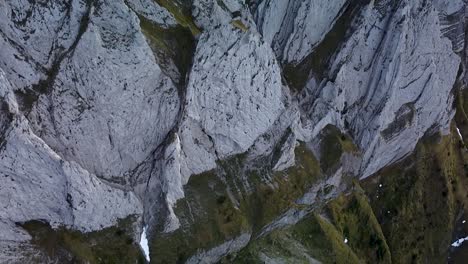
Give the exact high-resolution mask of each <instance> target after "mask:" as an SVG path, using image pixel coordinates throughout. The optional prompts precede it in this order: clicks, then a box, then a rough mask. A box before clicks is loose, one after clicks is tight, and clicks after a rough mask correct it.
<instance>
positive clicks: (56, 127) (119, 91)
mask: <svg viewBox="0 0 468 264" xmlns="http://www.w3.org/2000/svg"><path fill="white" fill-rule="evenodd" d="M70 55H71V56H69V57H67V58H66V59H65V60H64V61H63V63H62V64H61V66H60V71H59V73H58V75H57V77H56V78H55V82H54V83H53V86H52V87H51V92H50V94H47V95H42V96H41V97H40V98H39V100H38V103H37V104H36V105H35V106H34V108H33V110H32V113H31V114H30V118H31V121H32V122H33V124H34V127H35V130H36V131H37V133H38V135H40V136H41V137H42V138H43V139H44V140H45V141H46V142H47V143H48V144H49V145H50V146H51V147H52V148H53V149H55V150H56V151H57V152H59V153H61V155H63V156H64V157H65V158H66V159H67V160H73V161H76V162H77V163H79V164H81V165H82V166H83V167H84V168H86V169H87V170H88V171H90V172H92V173H95V174H96V175H99V176H101V177H105V178H107V179H111V178H116V179H115V180H117V181H125V178H123V177H122V176H123V175H124V174H125V173H127V172H129V171H130V170H132V169H134V168H135V167H136V166H137V165H138V164H139V163H141V162H142V161H143V160H144V159H145V158H146V157H147V156H148V155H149V154H150V153H151V152H152V151H153V150H154V149H155V148H156V147H157V146H158V145H159V144H160V143H161V142H162V140H163V139H164V137H165V136H166V134H167V133H168V132H169V130H170V129H171V128H172V126H173V125H174V124H175V117H176V115H177V111H178V109H179V97H178V94H177V89H176V88H175V86H174V84H173V83H172V81H171V79H170V78H168V77H167V76H165V75H164V74H163V73H162V71H161V69H160V68H159V66H158V65H157V64H156V62H155V59H154V56H152V52H151V49H150V48H149V46H148V44H147V42H146V41H145V39H144V37H143V35H142V33H141V32H140V30H139V24H138V20H137V17H136V16H135V15H134V14H133V13H132V12H131V11H130V10H129V9H128V8H127V7H126V6H125V4H124V3H123V1H111V2H106V1H102V2H97V3H96V5H95V7H94V8H93V9H92V11H91V16H90V22H89V26H88V27H87V29H86V32H84V34H83V35H82V37H81V40H80V42H79V43H78V45H77V46H76V48H75V49H74V50H73V52H72V53H71V54H70ZM77 69H86V71H77ZM148 135H152V136H151V137H148Z"/></svg>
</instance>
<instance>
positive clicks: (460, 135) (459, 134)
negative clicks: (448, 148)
mask: <svg viewBox="0 0 468 264" xmlns="http://www.w3.org/2000/svg"><path fill="white" fill-rule="evenodd" d="M456 128H457V132H458V136H459V137H460V139H461V141H463V136H462V134H461V133H460V129H458V127H456Z"/></svg>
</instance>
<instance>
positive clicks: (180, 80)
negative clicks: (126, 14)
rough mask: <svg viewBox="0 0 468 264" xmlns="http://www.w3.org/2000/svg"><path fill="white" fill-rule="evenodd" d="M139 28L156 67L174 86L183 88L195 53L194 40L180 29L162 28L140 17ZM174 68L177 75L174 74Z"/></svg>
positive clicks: (185, 30) (184, 29) (182, 28)
mask: <svg viewBox="0 0 468 264" xmlns="http://www.w3.org/2000/svg"><path fill="white" fill-rule="evenodd" d="M139 18H140V27H141V30H142V32H143V34H144V35H145V37H146V40H147V42H148V44H149V46H150V47H151V50H152V51H153V54H154V55H155V59H156V60H157V62H158V65H160V66H161V69H162V70H163V71H164V73H165V74H166V75H167V76H170V77H171V78H172V79H173V81H174V82H175V83H176V84H179V86H181V87H182V86H184V83H185V79H186V75H187V73H188V71H189V70H190V67H191V64H192V59H193V54H194V52H195V39H194V38H193V36H192V35H191V34H190V32H189V31H188V30H187V29H186V28H184V27H182V26H176V27H172V28H163V27H161V26H160V25H157V24H155V23H153V22H151V21H149V20H148V19H146V18H144V17H143V16H140V17H139ZM174 66H175V68H176V70H177V73H174V72H173V71H174Z"/></svg>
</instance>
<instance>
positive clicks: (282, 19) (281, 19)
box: [256, 0, 347, 63]
mask: <svg viewBox="0 0 468 264" xmlns="http://www.w3.org/2000/svg"><path fill="white" fill-rule="evenodd" d="M346 5H347V1H346V0H338V1H320V0H303V1H283V0H264V1H261V2H260V3H259V5H258V8H257V11H256V21H257V25H258V27H259V28H260V29H259V31H260V32H261V33H262V35H263V37H264V39H265V41H267V42H268V43H270V44H271V46H272V48H273V50H274V51H275V53H276V54H277V56H278V57H279V58H280V59H281V60H282V61H284V62H286V63H299V62H301V60H303V59H304V58H305V57H306V56H307V55H309V54H310V53H312V50H313V49H314V47H315V46H316V45H317V44H318V43H319V42H320V41H321V40H322V39H323V38H324V36H325V35H326V33H328V31H329V30H330V29H331V28H332V26H333V24H334V22H335V21H336V19H337V18H338V17H339V15H340V12H342V10H344V8H345V6H346Z"/></svg>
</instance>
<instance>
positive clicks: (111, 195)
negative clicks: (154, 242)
mask: <svg viewBox="0 0 468 264" xmlns="http://www.w3.org/2000/svg"><path fill="white" fill-rule="evenodd" d="M0 80H1V82H0V95H1V97H2V98H3V99H2V100H3V104H6V105H7V107H5V108H2V116H3V115H8V116H9V118H8V119H7V120H6V119H5V118H2V126H3V127H7V128H6V129H5V130H4V135H3V136H2V147H1V150H0V160H1V163H0V177H1V178H2V180H3V183H2V185H1V186H0V197H1V199H2V201H4V203H2V206H1V208H0V219H1V224H0V234H1V237H0V240H1V241H2V244H3V243H4V242H5V241H12V242H14V243H13V244H15V243H20V242H25V241H27V240H28V239H29V235H27V234H26V233H25V232H24V231H22V230H21V229H19V228H18V227H17V226H15V223H22V222H25V221H29V220H31V219H41V220H43V221H46V222H48V223H50V224H51V225H52V226H53V227H58V226H62V225H64V226H67V227H69V228H74V229H78V230H81V231H92V230H99V229H101V228H103V227H107V226H111V225H113V224H115V223H116V220H117V219H120V218H124V217H126V216H128V215H130V214H141V210H142V208H141V205H140V202H139V200H138V199H137V198H136V196H135V195H134V194H133V193H128V192H125V191H122V190H118V189H114V188H111V187H110V186H108V185H106V184H104V183H102V182H101V181H100V180H99V179H98V178H97V177H96V176H95V175H93V174H90V173H89V172H87V171H85V170H84V169H83V168H81V167H80V166H79V165H78V164H76V163H74V162H68V161H66V160H63V159H62V158H61V157H60V156H59V155H57V153H55V152H54V151H53V150H52V149H51V148H50V147H49V146H48V145H47V144H45V142H44V141H43V140H42V139H40V138H39V137H37V136H36V135H35V134H34V133H33V131H32V130H31V128H30V125H29V122H28V120H27V119H26V118H25V116H24V115H23V114H22V113H21V112H20V111H19V110H18V104H17V102H16V100H15V97H14V93H13V91H14V89H13V88H12V86H11V84H10V83H9V81H8V80H7V79H6V74H4V73H3V72H1V71H0ZM6 121H8V122H6ZM3 122H4V123H3ZM90 215H93V217H92V218H90V217H89V216H90ZM20 244H21V243H20ZM2 252H3V251H2ZM5 253H6V251H5Z"/></svg>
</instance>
